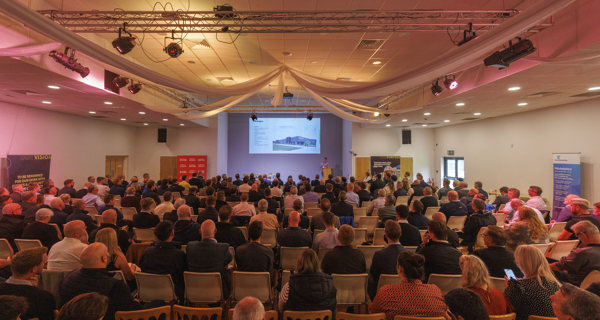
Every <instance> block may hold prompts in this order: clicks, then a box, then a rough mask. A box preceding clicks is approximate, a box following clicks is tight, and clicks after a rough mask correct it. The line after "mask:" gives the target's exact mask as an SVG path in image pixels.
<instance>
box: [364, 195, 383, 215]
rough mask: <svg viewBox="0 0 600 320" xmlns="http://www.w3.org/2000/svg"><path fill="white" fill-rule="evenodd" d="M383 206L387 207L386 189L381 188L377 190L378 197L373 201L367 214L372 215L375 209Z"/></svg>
mask: <svg viewBox="0 0 600 320" xmlns="http://www.w3.org/2000/svg"><path fill="white" fill-rule="evenodd" d="M383 207H385V190H383V189H379V191H377V198H375V199H373V201H371V205H370V206H369V208H368V209H367V215H368V216H370V215H372V214H373V211H374V210H375V209H378V210H379V208H383Z"/></svg>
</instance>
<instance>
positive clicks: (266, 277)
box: [233, 271, 271, 303]
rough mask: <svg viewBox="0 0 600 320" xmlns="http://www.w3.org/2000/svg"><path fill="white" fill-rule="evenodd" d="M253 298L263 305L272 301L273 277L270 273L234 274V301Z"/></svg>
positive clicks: (238, 272) (236, 272)
mask: <svg viewBox="0 0 600 320" xmlns="http://www.w3.org/2000/svg"><path fill="white" fill-rule="evenodd" d="M247 296H253V297H255V298H257V299H258V300H260V301H261V302H262V303H266V302H270V301H271V275H270V274H269V273H268V272H242V271H234V272H233V300H235V301H239V300H242V299H243V298H244V297H247Z"/></svg>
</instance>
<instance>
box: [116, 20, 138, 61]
mask: <svg viewBox="0 0 600 320" xmlns="http://www.w3.org/2000/svg"><path fill="white" fill-rule="evenodd" d="M126 26H127V22H124V23H123V28H119V37H118V38H116V39H115V40H113V42H112V45H113V48H115V49H117V51H119V53H120V54H128V53H129V51H131V50H132V49H133V48H134V47H135V37H134V36H132V35H131V33H129V32H127V30H125V27H126ZM121 31H123V32H125V33H127V34H128V35H129V37H122V36H121Z"/></svg>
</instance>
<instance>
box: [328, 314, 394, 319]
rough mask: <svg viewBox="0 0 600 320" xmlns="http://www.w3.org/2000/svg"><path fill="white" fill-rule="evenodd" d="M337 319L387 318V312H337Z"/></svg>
mask: <svg viewBox="0 0 600 320" xmlns="http://www.w3.org/2000/svg"><path fill="white" fill-rule="evenodd" d="M335 319H336V320H385V313H383V312H381V313H372V314H355V313H347V312H336V313H335Z"/></svg>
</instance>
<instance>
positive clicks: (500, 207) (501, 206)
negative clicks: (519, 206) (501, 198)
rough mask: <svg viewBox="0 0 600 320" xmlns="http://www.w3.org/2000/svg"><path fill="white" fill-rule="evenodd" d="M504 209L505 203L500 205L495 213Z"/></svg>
mask: <svg viewBox="0 0 600 320" xmlns="http://www.w3.org/2000/svg"><path fill="white" fill-rule="evenodd" d="M504 207H506V203H503V204H501V205H500V206H499V207H498V210H496V211H500V210H502V209H504Z"/></svg>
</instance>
